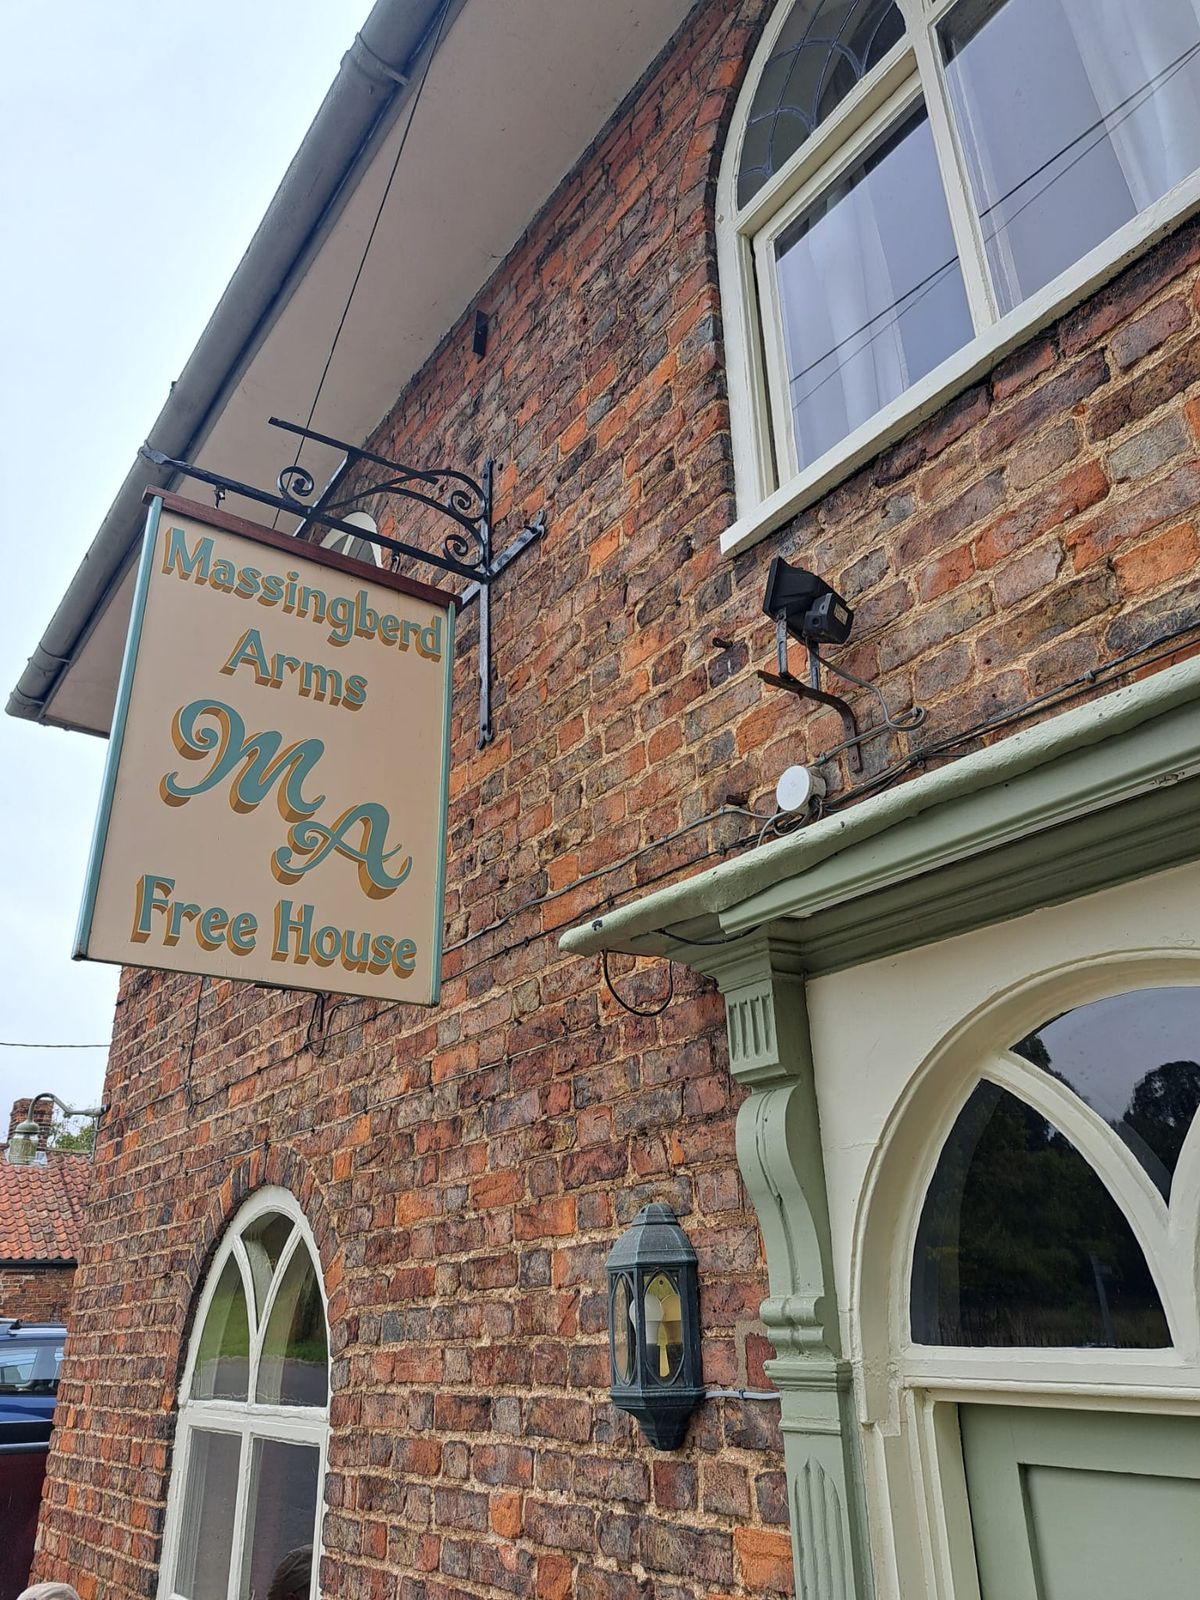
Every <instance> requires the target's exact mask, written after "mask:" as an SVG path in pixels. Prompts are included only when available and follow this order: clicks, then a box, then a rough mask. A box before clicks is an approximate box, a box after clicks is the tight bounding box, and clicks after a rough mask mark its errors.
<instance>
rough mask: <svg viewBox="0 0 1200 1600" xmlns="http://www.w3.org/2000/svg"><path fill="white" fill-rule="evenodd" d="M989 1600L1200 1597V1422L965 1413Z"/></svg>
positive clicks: (979, 1408)
mask: <svg viewBox="0 0 1200 1600" xmlns="http://www.w3.org/2000/svg"><path fill="white" fill-rule="evenodd" d="M959 1421H960V1426H961V1429H962V1444H963V1459H964V1461H965V1464H966V1469H967V1489H968V1493H969V1495H970V1501H971V1519H972V1523H973V1526H974V1534H975V1553H976V1557H977V1560H978V1564H979V1587H980V1590H981V1592H982V1596H983V1600H1189V1597H1192V1596H1196V1597H1200V1419H1192V1418H1190V1417H1160V1416H1129V1415H1120V1414H1114V1413H1112V1412H1101V1411H1074V1412H1072V1411H1050V1410H1043V1409H1040V1408H1038V1407H1036V1406H989V1405H969V1406H962V1407H960V1408H959Z"/></svg>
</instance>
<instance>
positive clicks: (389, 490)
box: [141, 417, 545, 747]
mask: <svg viewBox="0 0 1200 1600" xmlns="http://www.w3.org/2000/svg"><path fill="white" fill-rule="evenodd" d="M268 420H269V422H270V424H271V426H272V427H275V428H281V429H282V430H283V431H284V432H285V433H293V434H296V435H297V436H298V437H299V438H300V439H301V440H302V441H303V440H310V441H311V442H312V443H314V444H321V445H326V446H328V447H329V448H330V449H333V450H336V451H338V452H340V454H341V464H340V466H339V467H338V469H337V471H336V472H335V474H334V476H333V478H332V480H331V481H330V482H329V483H328V484H327V485H326V486H325V488H324V489H323V490H322V491H321V492H320V493H319V494H316V498H315V500H314V499H313V498H312V497H313V495H314V494H315V493H316V481H315V479H314V478H313V475H312V473H311V472H310V471H309V470H308V468H307V467H302V466H301V465H300V461H299V456H300V450H302V449H303V443H302V444H301V446H300V448H299V449H298V450H297V452H296V460H294V461H293V462H291V464H290V465H288V466H285V467H284V468H283V469H282V470H281V471H280V472H279V474H278V476H277V477H276V479H275V489H276V493H274V494H272V493H270V491H268V490H266V489H258V488H255V487H254V486H253V485H252V484H247V483H239V482H238V481H237V480H236V479H234V478H226V477H224V476H223V475H222V474H221V473H218V472H209V471H208V470H207V469H206V468H204V467H198V466H195V465H194V464H193V463H192V462H190V461H179V460H176V458H175V457H174V456H168V455H166V454H164V453H163V451H161V450H154V449H152V448H151V447H150V445H149V444H146V445H143V446H142V450H141V454H142V456H143V457H144V459H145V460H147V461H150V462H153V464H154V465H155V466H156V467H167V468H169V469H170V470H171V471H172V472H177V473H179V474H180V475H181V476H182V477H185V478H191V479H193V480H194V481H195V482H197V483H205V484H207V485H208V486H209V487H210V488H211V489H212V490H213V492H214V495H215V497H216V499H217V503H218V505H219V504H220V501H221V500H222V499H223V498H224V497H225V495H226V494H234V495H240V496H243V497H244V498H246V499H248V500H253V501H255V502H256V503H257V504H259V505H263V506H270V507H273V508H274V509H275V510H276V511H285V512H287V513H288V514H289V515H292V516H296V517H299V518H301V519H302V526H301V529H300V531H301V532H303V529H304V527H306V526H308V525H310V524H316V525H318V526H320V527H323V528H329V529H332V530H334V531H336V532H338V533H349V534H353V535H354V536H355V537H356V538H359V539H366V540H368V541H369V542H370V543H371V544H375V545H380V546H382V547H383V548H384V549H386V550H390V551H392V552H393V554H395V555H398V556H403V557H406V558H407V559H408V560H411V561H416V562H418V563H420V564H422V565H424V566H430V567H436V568H437V569H438V570H439V571H441V572H452V573H455V574H457V576H459V577H460V578H466V579H468V580H469V581H468V586H467V588H466V589H465V590H464V591H463V592H462V594H461V595H460V596H459V604H460V605H467V604H470V603H471V602H472V601H475V602H477V603H478V606H479V743H480V746H481V747H482V746H483V745H485V744H487V743H488V742H489V741H490V739H491V738H492V717H491V680H492V645H491V620H490V619H491V604H490V591H491V585H492V584H493V583H494V582H495V580H496V579H497V578H498V577H499V576H500V574H501V573H502V572H503V571H504V569H505V567H507V566H508V565H509V563H510V562H512V561H514V560H515V559H516V558H517V556H519V555H520V554H521V552H522V551H523V550H526V549H528V547H529V546H530V545H531V544H532V543H533V542H534V541H535V540H537V539H540V538H541V536H542V534H543V533H544V531H545V518H544V514H543V515H539V516H538V518H537V519H536V521H534V522H532V523H530V524H528V525H527V526H525V527H524V528H522V529H521V531H520V532H519V533H518V534H517V535H516V537H515V538H514V539H513V540H512V541H511V542H510V543H509V545H508V547H507V548H506V549H505V550H502V551H501V552H500V553H499V554H498V555H496V554H494V552H493V550H492V463H491V462H490V461H486V462H485V463H484V466H483V474H482V477H481V478H479V479H475V478H472V477H470V476H469V475H468V474H467V473H465V472H460V471H458V469H457V468H455V467H431V468H426V467H409V466H405V465H403V464H402V463H400V462H397V461H390V460H389V459H388V458H387V456H381V455H376V454H375V453H374V452H373V451H371V450H363V449H360V448H359V447H358V446H357V445H351V444H347V443H346V442H345V441H344V440H342V439H333V438H331V437H330V436H329V435H328V434H324V433H315V432H314V431H313V430H312V429H311V428H302V427H300V426H298V425H297V424H296V423H294V422H283V421H281V420H280V419H279V418H278V417H271V418H269V419H268ZM366 466H373V467H378V468H380V469H381V472H382V476H381V477H378V478H376V479H375V480H374V481H371V482H364V483H362V485H361V487H359V488H356V489H355V490H354V492H353V493H352V494H348V495H343V496H342V497H341V498H340V499H334V498H333V496H334V494H335V492H336V490H337V486H338V484H339V483H340V482H342V481H343V480H344V479H345V478H347V477H348V476H349V475H350V474H351V473H353V472H357V471H358V470H359V469H360V468H362V467H366ZM364 476H365V475H364ZM387 496H395V497H397V498H399V499H402V500H411V501H413V502H415V503H416V504H417V505H420V506H424V507H425V508H426V509H427V510H429V511H432V512H434V513H435V514H436V515H438V516H440V517H445V518H447V519H448V520H449V521H450V522H451V523H453V524H454V526H453V527H452V528H451V530H450V532H449V533H447V534H445V535H444V537H443V540H442V545H441V549H440V550H437V549H434V550H425V549H422V548H421V547H420V546H419V545H416V544H412V543H410V542H408V541H407V540H405V539H396V538H393V537H392V536H391V535H390V534H384V533H379V532H378V531H376V530H371V531H369V532H368V531H367V530H365V529H363V528H361V527H358V526H356V525H355V524H354V523H351V522H347V521H345V520H344V519H345V517H346V515H347V514H348V513H349V511H350V509H351V508H352V507H355V506H360V505H361V504H362V503H363V501H365V500H376V499H381V498H384V497H387Z"/></svg>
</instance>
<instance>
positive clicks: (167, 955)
mask: <svg viewBox="0 0 1200 1600" xmlns="http://www.w3.org/2000/svg"><path fill="white" fill-rule="evenodd" d="M453 646H454V603H453V600H452V598H451V596H449V595H447V594H445V593H444V592H443V591H441V590H438V589H434V588H430V587H429V586H427V585H425V584H422V583H416V582H413V581H411V580H409V579H406V578H401V577H398V576H397V575H395V574H393V573H391V572H387V571H383V570H381V569H376V568H374V567H370V566H367V565H365V564H364V563H362V562H359V561H353V560H350V559H348V558H347V557H345V556H342V555H339V554H336V553H334V552H332V551H328V550H324V549H322V548H320V547H318V546H314V545H309V544H305V543H303V542H301V541H299V540H297V539H294V538H291V537H289V536H287V535H284V534H279V533H275V532H273V531H272V530H270V529H267V528H260V527H257V526H255V525H254V524H251V523H248V522H243V521H242V520H241V519H240V518H236V517H231V516H227V515H225V514H224V513H222V512H218V511H211V510H208V509H207V508H205V507H204V506H201V505H197V504H195V503H194V502H191V501H188V500H184V499H181V498H179V497H178V496H175V495H168V494H155V495H154V496H153V498H152V499H151V500H150V507H149V514H148V517H147V522H146V534H145V540H144V543H143V548H142V556H141V563H140V566H139V569H138V574H137V584H136V593H135V598H134V606H133V615H132V619H131V622H130V629H129V637H128V641H127V643H126V647H125V659H124V664H123V666H122V672H121V685H120V691H119V694H118V698H117V706H116V713H115V717H114V722H113V729H112V738H111V741H110V745H109V753H108V762H107V765H106V768H105V773H104V782H103V789H102V794H101V801H100V809H99V815H98V818H97V822H96V832H95V837H94V839H93V843H92V853H91V859H90V862H89V866H88V878H87V886H86V889H85V893H84V901H83V907H82V910H81V912H80V919H79V931H78V935H77V938H76V949H75V955H76V957H77V958H81V959H88V960H95V961H114V962H120V963H122V964H123V965H128V966H141V967H164V968H168V969H171V970H173V971H180V972H195V973H201V974H206V975H210V976H213V977H222V978H242V979H248V980H250V981H252V982H256V983H269V984H278V985H282V986H286V987H288V988H297V989H312V990H319V991H323V992H329V993H337V994H358V995H373V996H376V997H378V998H380V999H388V1000H406V1001H414V1002H417V1003H421V1004H428V1005H433V1004H436V1003H437V999H438V988H439V977H440V970H441V943H442V926H443V900H444V863H445V843H446V796H447V787H448V766H449V745H450V726H449V724H450V682H451V670H452V663H453Z"/></svg>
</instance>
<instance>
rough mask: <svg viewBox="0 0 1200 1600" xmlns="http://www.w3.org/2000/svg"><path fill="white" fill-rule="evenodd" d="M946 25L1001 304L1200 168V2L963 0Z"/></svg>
mask: <svg viewBox="0 0 1200 1600" xmlns="http://www.w3.org/2000/svg"><path fill="white" fill-rule="evenodd" d="M940 33H941V38H942V47H943V51H944V53H945V57H946V62H947V69H946V75H947V79H948V82H949V88H950V96H951V101H952V104H953V106H954V112H955V118H956V121H957V123H958V129H959V134H960V136H961V138H962V142H963V148H964V151H965V153H966V158H967V164H968V167H969V169H970V174H971V183H972V188H973V190H974V194H975V200H976V204H977V205H978V208H979V211H980V214H981V216H982V220H983V229H984V237H985V239H986V240H987V250H988V259H989V261H990V263H991V268H992V273H993V276H994V278H995V282H996V286H997V295H998V298H999V301H1000V305H1001V307H1002V309H1003V310H1005V311H1007V310H1010V309H1011V308H1012V307H1013V306H1015V305H1018V304H1019V303H1020V302H1021V301H1022V300H1023V299H1025V298H1026V296H1027V295H1030V294H1032V293H1033V292H1034V291H1035V290H1037V289H1040V288H1041V287H1042V285H1043V284H1045V283H1049V282H1050V280H1051V279H1052V278H1054V277H1056V276H1057V275H1058V274H1059V273H1060V272H1062V271H1063V270H1064V269H1065V268H1066V267H1069V266H1070V265H1071V263H1072V262H1074V261H1077V260H1078V259H1079V258H1080V256H1082V255H1084V254H1086V252H1087V251H1088V250H1090V249H1091V248H1092V246H1093V245H1096V244H1099V243H1100V241H1101V240H1102V239H1105V238H1107V237H1108V235H1109V234H1110V233H1112V232H1113V231H1114V230H1115V229H1116V228H1119V227H1120V226H1121V225H1122V224H1123V223H1125V222H1128V221H1129V219H1130V218H1131V217H1133V216H1136V214H1137V213H1138V212H1139V211H1142V210H1144V209H1145V208H1146V207H1147V206H1148V205H1151V204H1152V203H1153V202H1154V201H1155V200H1157V199H1159V198H1160V196H1162V195H1164V194H1166V192H1167V190H1168V189H1170V188H1172V187H1173V186H1174V185H1175V184H1177V183H1178V182H1179V181H1180V179H1182V178H1185V177H1186V176H1187V175H1188V173H1189V172H1191V171H1192V170H1193V168H1195V167H1196V166H1197V164H1200V0H1136V4H1135V3H1132V0H963V3H962V4H960V5H958V6H956V7H955V9H954V10H953V11H952V12H951V13H950V15H949V16H948V17H947V19H946V21H945V22H944V23H943V24H942V26H941V29H940Z"/></svg>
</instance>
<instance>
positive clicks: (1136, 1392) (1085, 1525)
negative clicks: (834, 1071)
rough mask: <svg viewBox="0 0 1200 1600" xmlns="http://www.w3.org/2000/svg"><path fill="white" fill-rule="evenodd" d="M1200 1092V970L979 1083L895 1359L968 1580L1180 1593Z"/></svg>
mask: <svg viewBox="0 0 1200 1600" xmlns="http://www.w3.org/2000/svg"><path fill="white" fill-rule="evenodd" d="M1198 1105H1200V987H1193V986H1169V987H1167V986H1161V987H1146V988H1138V989H1126V990H1123V991H1120V992H1116V993H1112V994H1109V995H1105V996H1103V997H1101V998H1099V999H1096V1000H1090V1001H1088V1002H1086V1003H1085V1004H1082V1005H1077V1006H1074V1007H1072V1008H1070V1009H1067V1010H1064V1011H1063V1012H1061V1013H1059V1014H1051V1015H1048V1016H1047V1018H1046V1020H1045V1021H1043V1022H1041V1023H1039V1024H1038V1026H1036V1027H1035V1028H1033V1029H1032V1030H1031V1031H1029V1032H1028V1033H1026V1034H1025V1035H1024V1037H1022V1038H1020V1039H1018V1040H1015V1041H1013V1042H1012V1043H1011V1044H1010V1045H1009V1047H1008V1048H1007V1049H1004V1050H1002V1051H1000V1052H998V1053H997V1055H996V1056H995V1057H994V1058H992V1059H991V1060H988V1061H986V1062H984V1063H983V1064H982V1065H981V1069H980V1071H979V1073H978V1075H977V1077H976V1078H975V1080H974V1082H973V1083H971V1084H970V1085H968V1086H967V1092H966V1097H965V1099H964V1100H963V1101H962V1102H961V1104H960V1106H959V1109H958V1111H957V1114H956V1115H955V1117H954V1119H953V1122H952V1124H951V1126H950V1128H949V1130H948V1132H947V1134H946V1136H945V1137H944V1139H943V1141H942V1143H941V1147H940V1150H939V1152H938V1154H937V1157H936V1161H935V1164H934V1167H933V1170H932V1172H931V1173H930V1175H929V1177H928V1179H927V1181H926V1183H925V1186H924V1191H923V1194H922V1196H921V1199H920V1204H919V1207H918V1218H917V1222H916V1228H915V1235H914V1237H913V1242H912V1249H911V1254H910V1258H909V1267H908V1281H907V1291H908V1292H907V1308H906V1310H907V1315H906V1319H905V1320H906V1322H907V1331H908V1336H909V1337H908V1341H907V1345H906V1350H905V1353H904V1356H903V1358H902V1359H903V1361H904V1364H905V1366H906V1367H907V1369H908V1381H909V1382H910V1384H911V1385H912V1386H913V1389H914V1392H915V1394H916V1400H915V1403H914V1405H913V1408H912V1411H911V1413H910V1415H911V1416H912V1418H913V1420H914V1424H915V1426H916V1430H917V1433H918V1435H921V1434H922V1433H923V1438H922V1439H921V1440H920V1441H919V1448H921V1449H922V1451H923V1453H924V1456H925V1459H926V1462H927V1464H928V1466H929V1468H930V1472H931V1477H932V1479H933V1481H932V1482H931V1483H930V1485H929V1487H930V1490H931V1504H932V1505H933V1506H934V1508H935V1514H941V1515H942V1517H943V1518H944V1521H945V1525H946V1528H947V1529H948V1530H950V1531H948V1533H947V1536H946V1541H945V1542H946V1545H947V1548H948V1550H949V1553H950V1565H951V1569H952V1579H951V1586H950V1588H949V1592H950V1593H952V1594H953V1595H954V1596H955V1597H958V1596H965V1597H970V1600H975V1596H976V1595H978V1596H980V1597H981V1600H1076V1597H1078V1600H1082V1597H1083V1596H1085V1595H1086V1596H1087V1597H1088V1600H1110V1597H1111V1600H1118V1597H1124V1596H1126V1595H1128V1594H1131V1593H1136V1594H1137V1595H1138V1596H1139V1600H1175V1597H1177V1596H1179V1595H1180V1594H1182V1593H1185V1592H1187V1587H1188V1584H1189V1582H1191V1581H1192V1579H1191V1577H1189V1574H1194V1572H1195V1570H1196V1568H1197V1563H1200V1416H1197V1414H1196V1412H1197V1402H1198V1401H1200V1392H1198V1384H1200V1371H1198V1360H1197V1357H1198V1352H1197V1349H1196V1338H1195V1330H1196V1327H1197V1320H1198V1319H1197V1299H1196V1263H1197V1222H1198V1218H1197V1214H1196V1207H1195V1204H1194V1200H1195V1196H1196V1195H1197V1193H1200V1173H1198V1172H1197V1165H1198V1164H1200V1125H1198V1124H1197V1122H1196V1112H1197V1106H1198ZM955 1505H959V1506H965V1508H966V1510H967V1512H968V1514H969V1524H970V1539H969V1541H968V1540H967V1539H965V1538H961V1537H960V1538H958V1539H957V1541H956V1539H955V1538H954V1536H953V1531H952V1522H953V1515H952V1508H953V1507H954V1506H955Z"/></svg>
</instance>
